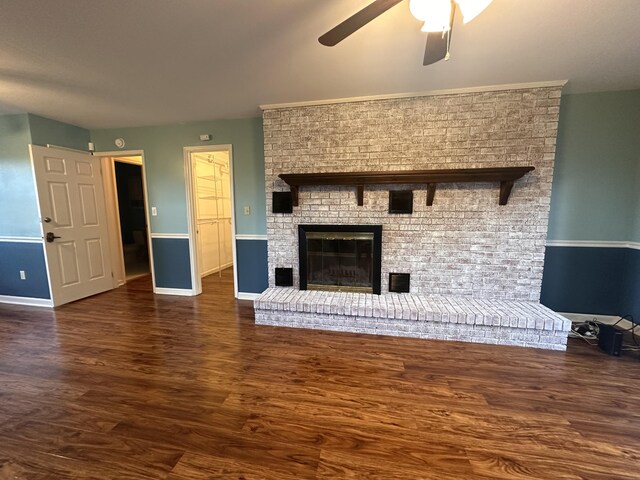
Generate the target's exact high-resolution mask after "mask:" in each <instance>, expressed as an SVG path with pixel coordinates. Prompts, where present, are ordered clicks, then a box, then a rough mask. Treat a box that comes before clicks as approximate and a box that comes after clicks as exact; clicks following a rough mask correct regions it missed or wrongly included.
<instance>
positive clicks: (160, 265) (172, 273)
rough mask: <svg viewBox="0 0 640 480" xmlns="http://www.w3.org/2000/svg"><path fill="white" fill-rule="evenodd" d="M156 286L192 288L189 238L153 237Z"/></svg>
mask: <svg viewBox="0 0 640 480" xmlns="http://www.w3.org/2000/svg"><path fill="white" fill-rule="evenodd" d="M151 243H152V247H153V266H154V273H155V276H156V287H159V288H181V289H187V290H188V289H191V288H192V285H191V264H190V263H189V240H187V239H185V238H152V239H151Z"/></svg>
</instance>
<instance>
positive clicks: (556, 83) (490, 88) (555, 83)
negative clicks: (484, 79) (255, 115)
mask: <svg viewBox="0 0 640 480" xmlns="http://www.w3.org/2000/svg"><path fill="white" fill-rule="evenodd" d="M567 82H568V80H552V81H548V82H530V83H507V84H503V85H485V86H481V87H467V88H452V89H445V90H428V91H426V92H406V93H391V94H383V95H368V96H363V97H347V98H332V99H326V100H310V101H307V102H292V103H273V104H267V105H260V109H261V110H278V109H281V108H292V107H308V106H313V105H331V104H336V103H355V102H367V101H370V100H389V99H395V98H412V97H433V96H436V95H455V94H460V93H481V92H499V91H504V90H523V89H529V88H548V87H564V86H565V85H566V84H567Z"/></svg>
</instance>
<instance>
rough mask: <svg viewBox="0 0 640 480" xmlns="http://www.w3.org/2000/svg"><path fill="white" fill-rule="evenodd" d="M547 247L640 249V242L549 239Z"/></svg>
mask: <svg viewBox="0 0 640 480" xmlns="http://www.w3.org/2000/svg"><path fill="white" fill-rule="evenodd" d="M547 247H595V248H633V249H634V250H640V242H618V241H609V240H547Z"/></svg>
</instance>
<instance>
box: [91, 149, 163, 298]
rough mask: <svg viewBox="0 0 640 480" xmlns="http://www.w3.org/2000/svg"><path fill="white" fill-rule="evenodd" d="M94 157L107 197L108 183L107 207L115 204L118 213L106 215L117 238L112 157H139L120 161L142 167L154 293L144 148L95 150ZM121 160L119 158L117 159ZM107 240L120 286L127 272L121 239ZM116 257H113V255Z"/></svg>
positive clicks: (116, 199)
mask: <svg viewBox="0 0 640 480" xmlns="http://www.w3.org/2000/svg"><path fill="white" fill-rule="evenodd" d="M93 155H94V156H95V157H99V158H100V163H101V166H102V169H103V179H104V183H105V197H107V193H108V192H107V188H106V184H108V185H109V188H108V190H109V193H110V195H109V196H110V197H111V198H105V201H106V203H107V204H108V205H109V208H110V209H112V208H113V207H114V205H115V208H116V212H118V214H117V215H116V216H115V218H111V215H107V216H108V217H109V222H108V223H109V230H110V231H115V232H116V235H117V238H120V214H119V209H118V193H117V190H115V188H116V185H117V184H116V170H115V160H114V158H120V157H134V156H135V157H140V158H141V162H137V161H129V162H127V161H122V163H130V164H133V165H140V167H141V168H142V195H143V197H144V218H145V222H146V224H147V228H146V230H147V232H146V235H147V249H148V251H149V270H150V272H151V282H152V285H153V293H156V274H155V271H154V268H153V245H152V243H151V221H150V219H149V195H148V189H147V172H146V168H145V163H146V162H145V160H144V150H117V151H111V152H95V153H94V154H93ZM118 161H121V160H118ZM109 242H110V246H111V252H112V256H113V257H112V262H118V263H119V267H120V269H121V271H122V272H123V275H124V278H123V281H122V283H120V282H119V280H118V279H116V278H115V276H114V279H113V281H114V288H115V287H118V286H122V285H124V284H126V283H127V272H126V270H125V267H124V250H123V248H122V239H120V241H118V242H114V240H113V235H110V236H109ZM116 256H117V257H118V258H117V259H115V258H114V257H116Z"/></svg>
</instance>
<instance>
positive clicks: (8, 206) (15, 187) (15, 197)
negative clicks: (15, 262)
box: [0, 113, 41, 237]
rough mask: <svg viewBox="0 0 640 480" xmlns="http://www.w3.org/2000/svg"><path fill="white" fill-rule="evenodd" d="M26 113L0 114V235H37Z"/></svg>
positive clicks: (35, 205) (38, 234) (29, 134)
mask: <svg viewBox="0 0 640 480" xmlns="http://www.w3.org/2000/svg"><path fill="white" fill-rule="evenodd" d="M29 143H31V133H30V131H29V118H28V116H27V114H26V113H25V114H19V115H4V116H0V236H10V237H39V236H40V235H41V233H40V225H39V219H38V204H37V200H36V191H35V186H34V183H33V174H32V172H31V158H30V157H29Z"/></svg>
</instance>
